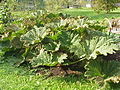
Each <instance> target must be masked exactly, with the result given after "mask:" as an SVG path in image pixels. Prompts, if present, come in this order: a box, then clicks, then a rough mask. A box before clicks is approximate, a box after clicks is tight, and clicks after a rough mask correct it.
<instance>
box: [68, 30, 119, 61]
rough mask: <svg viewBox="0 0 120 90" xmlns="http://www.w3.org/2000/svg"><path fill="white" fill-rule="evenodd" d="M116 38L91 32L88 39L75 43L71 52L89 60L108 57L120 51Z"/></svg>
mask: <svg viewBox="0 0 120 90" xmlns="http://www.w3.org/2000/svg"><path fill="white" fill-rule="evenodd" d="M114 38H115V37H114ZM114 38H113V37H110V36H109V35H108V34H105V33H101V32H98V31H97V32H96V31H94V32H92V31H90V32H89V34H88V37H87V39H85V40H84V41H81V42H76V43H74V44H73V45H72V46H71V47H70V51H71V52H74V54H75V55H77V56H78V57H79V56H80V57H81V56H82V57H85V58H86V59H87V60H90V59H96V58H97V55H105V56H107V54H108V53H109V54H113V53H115V52H114V50H119V47H118V45H117V44H115V39H114Z"/></svg>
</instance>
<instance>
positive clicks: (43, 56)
mask: <svg viewBox="0 0 120 90" xmlns="http://www.w3.org/2000/svg"><path fill="white" fill-rule="evenodd" d="M64 59H67V54H64V53H58V54H52V53H50V52H49V53H48V52H47V51H45V50H44V49H41V50H40V53H39V54H38V55H37V56H36V57H33V59H32V60H31V61H30V62H31V64H32V66H39V65H46V66H55V65H56V64H61V63H63V62H64Z"/></svg>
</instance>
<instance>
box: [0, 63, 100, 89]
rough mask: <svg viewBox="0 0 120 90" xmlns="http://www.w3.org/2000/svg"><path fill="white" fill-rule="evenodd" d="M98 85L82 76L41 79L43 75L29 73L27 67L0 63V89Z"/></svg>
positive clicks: (70, 87)
mask: <svg viewBox="0 0 120 90" xmlns="http://www.w3.org/2000/svg"><path fill="white" fill-rule="evenodd" d="M97 88H98V85H97V84H95V83H93V82H89V81H86V80H85V79H84V78H82V76H81V77H75V76H68V77H54V78H53V77H52V78H48V79H45V80H43V76H39V75H34V74H31V72H29V71H28V69H27V68H22V67H21V68H16V67H13V66H12V65H10V64H8V63H5V64H0V90H96V89H97Z"/></svg>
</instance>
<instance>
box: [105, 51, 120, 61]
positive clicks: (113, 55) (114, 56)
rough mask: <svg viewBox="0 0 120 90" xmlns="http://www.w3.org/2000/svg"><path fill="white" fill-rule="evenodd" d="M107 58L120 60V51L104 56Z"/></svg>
mask: <svg viewBox="0 0 120 90" xmlns="http://www.w3.org/2000/svg"><path fill="white" fill-rule="evenodd" d="M103 58H104V59H105V60H116V61H120V51H117V52H116V53H115V54H109V55H107V56H106V57H103Z"/></svg>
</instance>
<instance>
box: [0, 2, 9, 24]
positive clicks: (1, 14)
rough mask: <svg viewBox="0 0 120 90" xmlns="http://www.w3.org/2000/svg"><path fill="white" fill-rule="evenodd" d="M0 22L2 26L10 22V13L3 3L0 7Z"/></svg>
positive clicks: (6, 5)
mask: <svg viewBox="0 0 120 90" xmlns="http://www.w3.org/2000/svg"><path fill="white" fill-rule="evenodd" d="M0 22H1V23H2V24H7V23H10V22H11V12H10V9H9V7H8V4H7V3H4V4H3V5H2V6H1V7H0Z"/></svg>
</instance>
